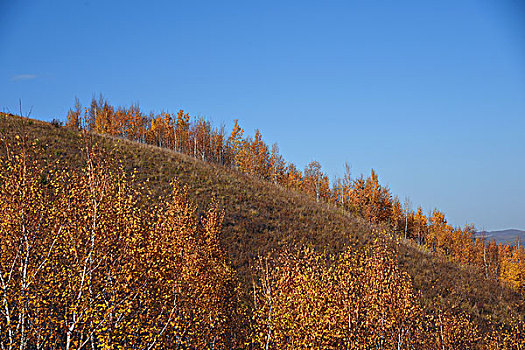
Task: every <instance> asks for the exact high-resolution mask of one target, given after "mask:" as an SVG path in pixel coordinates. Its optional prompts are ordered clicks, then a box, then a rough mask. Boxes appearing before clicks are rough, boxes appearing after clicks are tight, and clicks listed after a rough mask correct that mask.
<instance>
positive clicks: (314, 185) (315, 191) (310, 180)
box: [303, 161, 330, 202]
mask: <svg viewBox="0 0 525 350" xmlns="http://www.w3.org/2000/svg"><path fill="white" fill-rule="evenodd" d="M303 190H304V191H305V192H306V193H308V194H311V195H312V196H313V197H314V198H315V200H316V201H317V202H319V201H320V200H321V198H322V199H325V200H326V199H328V198H329V196H330V184H329V180H328V176H326V175H325V174H324V173H323V171H322V170H321V164H320V163H319V162H317V161H311V162H310V163H308V165H307V166H306V168H305V169H304V177H303Z"/></svg>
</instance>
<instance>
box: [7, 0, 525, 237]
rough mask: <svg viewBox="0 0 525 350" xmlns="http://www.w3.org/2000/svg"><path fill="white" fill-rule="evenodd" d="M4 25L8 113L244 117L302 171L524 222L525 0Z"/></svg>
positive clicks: (157, 11)
mask: <svg viewBox="0 0 525 350" xmlns="http://www.w3.org/2000/svg"><path fill="white" fill-rule="evenodd" d="M0 21H1V23H2V24H1V29H0V50H1V51H0V82H1V84H0V109H4V110H10V111H12V112H17V111H18V100H19V98H21V99H22V102H23V108H24V111H26V110H27V109H29V107H30V106H33V114H32V116H33V117H36V118H39V119H43V120H51V119H52V118H54V117H57V118H62V119H64V118H65V115H66V112H67V110H68V108H70V107H71V106H72V105H73V103H74V98H75V96H78V97H79V98H80V100H81V102H82V103H84V104H88V103H89V101H90V98H91V96H92V95H93V94H99V93H103V94H104V95H105V96H106V97H107V98H108V99H109V101H110V102H112V103H113V104H115V105H129V104H130V103H132V102H139V103H140V105H141V107H142V108H143V109H144V110H146V111H151V110H153V111H156V112H159V111H161V110H168V111H177V110H178V109H181V108H182V109H184V110H186V111H187V112H189V113H190V114H191V115H198V116H204V117H207V118H209V119H210V120H212V121H213V122H214V123H215V124H216V125H219V124H221V123H225V124H226V126H227V127H228V128H230V127H231V125H232V120H233V119H234V118H238V119H239V120H240V124H241V126H242V127H244V128H245V129H246V131H247V132H249V133H250V134H252V135H253V132H254V129H256V128H258V129H260V131H261V132H262V134H263V137H264V138H265V140H266V142H267V143H268V144H271V143H274V142H277V143H278V144H279V146H280V150H281V153H282V154H283V155H284V156H285V158H286V159H287V160H289V161H292V162H294V163H295V164H296V165H297V166H298V167H300V168H303V167H304V166H305V165H306V164H307V163H308V162H309V161H311V160H314V159H315V160H318V161H320V162H321V164H322V165H323V168H324V170H325V172H327V173H328V174H329V175H330V177H331V178H333V176H336V175H339V176H341V175H343V168H344V167H343V165H344V162H345V161H347V162H349V163H350V164H351V165H352V171H353V173H354V175H359V174H361V173H368V172H369V171H370V168H374V169H376V170H377V171H378V173H379V176H380V179H381V181H382V182H383V183H385V184H388V185H389V186H390V187H391V189H392V191H393V192H394V193H395V194H397V195H399V197H400V198H401V199H403V198H404V197H405V196H408V197H410V199H411V201H412V203H413V205H414V206H417V205H422V206H423V207H424V209H425V210H426V211H428V210H430V209H432V208H434V207H437V208H439V209H441V210H443V211H445V212H446V213H447V218H448V219H449V222H450V223H452V224H454V225H463V224H465V223H474V224H476V226H477V227H478V228H485V229H487V230H492V229H503V228H519V229H525V6H524V5H523V1H520V0H515V1H510V0H491V1H489V0H479V1H473V0H465V1H463V0H459V1H458V0H440V1H403V0H400V1H373V0H371V1H365V0H361V1H349V0H348V1H304V0H301V1H227V0H222V1H129V0H128V1H98V0H85V1H74V0H53V1H51V0H38V1H37V0H35V1H30V0H27V1H21V0H20V1H17V0H14V1H5V0H3V1H0Z"/></svg>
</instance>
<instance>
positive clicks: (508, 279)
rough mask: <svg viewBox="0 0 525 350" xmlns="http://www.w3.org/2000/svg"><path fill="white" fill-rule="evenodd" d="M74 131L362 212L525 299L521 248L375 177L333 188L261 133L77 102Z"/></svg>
mask: <svg viewBox="0 0 525 350" xmlns="http://www.w3.org/2000/svg"><path fill="white" fill-rule="evenodd" d="M66 125H67V126H69V127H73V128H81V129H85V130H89V131H95V132H98V133H102V134H108V135H112V136H116V137H123V138H126V139H129V140H132V141H137V142H142V143H147V144H151V145H156V146H159V147H164V148H168V149H172V150H174V151H177V152H181V153H184V154H187V155H190V156H193V157H195V158H198V159H201V160H203V161H207V162H213V163H216V164H220V165H222V166H225V167H229V168H234V169H237V170H239V171H240V172H242V173H245V174H248V175H251V176H254V177H257V178H260V179H263V180H267V181H270V182H273V183H275V184H278V185H280V186H282V187H284V188H286V189H289V190H294V191H300V192H302V193H305V194H306V195H309V196H311V197H313V198H315V199H316V200H317V201H323V202H327V203H332V204H335V205H337V206H339V207H340V208H343V209H344V210H348V211H352V212H355V213H359V214H360V215H362V216H363V217H365V218H366V219H367V220H369V221H370V222H371V223H372V224H378V225H383V226H384V227H386V228H388V230H389V231H391V232H393V233H394V234H395V235H397V236H398V237H403V238H405V239H411V240H413V241H414V242H416V243H417V244H419V245H420V246H422V247H425V248H426V249H428V250H430V251H432V252H437V253H440V254H444V255H446V256H447V257H448V258H449V259H450V260H451V261H453V262H459V263H465V264H470V265H474V266H477V267H479V268H480V269H482V270H483V272H484V275H485V276H486V278H495V279H497V280H499V281H502V282H503V283H505V284H506V285H509V286H511V287H512V288H514V289H515V290H517V291H519V292H522V293H523V292H524V291H525V249H524V248H523V246H522V245H519V244H516V245H503V244H496V242H495V241H490V242H487V241H486V239H485V238H483V237H477V238H474V236H473V233H474V227H473V226H472V225H466V226H465V227H463V228H461V227H452V226H451V225H449V224H448V223H447V220H446V218H445V214H444V213H443V212H441V211H439V210H438V209H434V210H432V211H431V212H430V213H429V214H425V213H424V211H423V209H422V208H421V207H418V208H417V210H412V209H411V208H410V205H409V204H408V202H407V203H404V204H402V203H401V202H400V200H399V199H398V198H397V197H396V196H393V195H392V193H391V192H390V190H389V188H388V187H386V186H382V185H381V184H380V183H379V179H378V176H377V174H376V173H375V172H374V170H372V171H371V175H370V176H369V177H366V178H365V177H363V176H360V177H358V178H352V177H351V174H350V168H349V167H348V166H346V171H345V175H344V177H343V178H342V179H336V180H335V181H334V183H333V184H332V185H331V184H330V181H329V178H328V176H327V175H326V174H325V173H324V172H323V171H322V167H321V165H320V163H319V162H317V161H312V162H311V163H309V164H308V165H307V166H306V168H305V169H304V171H301V170H299V169H297V167H296V166H295V165H294V164H293V163H291V162H287V161H286V160H285V159H284V158H283V157H282V156H281V155H280V154H279V150H278V147H277V145H276V144H274V145H273V146H272V147H271V148H270V147H268V145H266V144H265V143H264V141H263V139H262V135H261V133H260V132H259V131H258V130H256V131H255V135H254V137H253V138H252V137H250V136H246V137H245V136H244V130H243V129H242V128H241V127H240V126H239V124H238V121H237V120H235V123H234V126H233V129H232V131H231V133H229V135H226V133H225V130H224V128H223V127H221V128H217V127H213V125H212V124H211V122H210V121H208V120H206V119H204V118H191V117H190V115H189V114H188V113H184V111H183V110H180V111H179V112H178V113H177V114H176V115H172V114H170V113H168V112H162V113H160V114H154V113H150V114H145V113H143V112H142V111H141V110H140V108H139V107H138V105H134V106H131V107H129V108H125V107H118V108H115V107H113V106H112V105H111V104H109V103H108V101H107V100H106V99H104V98H103V97H102V95H101V96H100V98H99V99H98V100H97V99H95V98H93V99H92V101H91V104H90V106H89V107H88V108H85V109H84V110H82V106H81V104H80V102H79V101H78V99H77V100H76V104H75V107H74V108H73V109H70V110H69V112H68V115H67V123H66Z"/></svg>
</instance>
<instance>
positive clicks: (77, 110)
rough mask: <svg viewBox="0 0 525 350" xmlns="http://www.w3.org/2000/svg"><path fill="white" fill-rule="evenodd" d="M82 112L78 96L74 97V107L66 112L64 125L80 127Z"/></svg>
mask: <svg viewBox="0 0 525 350" xmlns="http://www.w3.org/2000/svg"><path fill="white" fill-rule="evenodd" d="M81 114H82V105H81V104H80V100H79V99H78V97H75V107H74V109H69V111H68V112H67V122H66V126H68V127H70V128H75V129H80V126H81V124H80V118H81Z"/></svg>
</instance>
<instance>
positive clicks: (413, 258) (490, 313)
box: [0, 115, 525, 329]
mask: <svg viewBox="0 0 525 350" xmlns="http://www.w3.org/2000/svg"><path fill="white" fill-rule="evenodd" d="M0 134H1V136H2V137H3V138H5V140H6V141H7V142H10V141H11V142H13V141H14V139H15V135H25V136H24V137H25V139H26V140H27V142H28V143H34V144H35V145H36V146H35V147H37V149H38V152H36V154H38V157H39V158H40V159H39V161H41V162H42V164H48V166H49V169H51V168H52V167H56V166H58V167H63V168H68V169H69V168H79V167H81V165H82V164H83V162H84V160H83V157H82V151H81V150H82V147H83V145H84V143H85V142H86V137H84V136H82V133H81V132H79V131H77V130H73V129H69V128H66V127H59V126H54V125H51V124H48V123H44V122H40V121H37V120H30V119H24V118H19V117H16V116H9V115H2V116H0ZM87 140H88V141H89V142H92V143H93V144H96V145H98V147H100V148H101V149H102V151H103V153H104V154H105V155H106V157H108V159H111V161H112V162H113V163H114V164H115V165H117V164H120V166H122V167H123V169H124V170H125V171H126V172H128V173H133V172H136V178H137V181H138V183H140V184H144V185H145V186H146V187H147V188H148V189H149V190H150V191H151V192H152V193H153V194H154V196H155V198H159V199H160V198H163V196H165V195H166V194H167V193H168V192H169V191H170V182H171V181H172V180H174V179H176V180H178V181H179V182H180V183H181V184H183V185H186V186H187V187H188V193H189V195H190V198H191V199H192V200H193V201H194V202H195V203H197V205H198V211H199V212H204V211H205V210H206V205H207V203H209V202H210V201H211V200H212V198H214V197H215V198H217V200H218V202H219V204H220V206H221V207H222V208H223V209H224V212H225V217H224V222H223V230H222V235H221V236H220V237H219V239H220V242H221V245H222V247H223V248H224V249H225V251H226V252H227V253H228V257H229V259H230V260H231V262H232V266H233V268H234V270H235V271H237V273H238V276H239V278H240V280H241V281H242V285H243V286H244V289H245V291H246V294H249V288H250V283H251V279H252V276H251V274H250V266H251V265H253V264H254V262H255V260H256V258H257V257H258V256H261V255H262V256H268V255H275V254H277V253H278V252H280V251H282V250H283V249H285V248H286V249H287V250H290V251H295V250H297V249H299V248H303V247H305V246H307V247H311V248H313V249H314V250H316V251H318V252H326V253H337V252H342V251H343V250H345V248H347V247H351V248H352V249H359V247H362V246H367V245H368V244H369V242H371V241H373V240H375V239H376V238H377V237H378V236H381V237H386V238H387V240H388V241H389V242H390V243H389V244H390V245H391V246H392V247H394V248H395V250H396V252H397V254H396V255H397V259H398V262H399V263H398V264H399V268H400V270H401V271H404V272H407V273H408V274H409V276H410V278H411V280H412V283H413V285H414V288H415V290H417V291H418V292H419V293H420V297H421V299H422V301H423V304H424V305H425V306H426V308H428V309H429V310H433V308H435V307H436V305H435V300H441V301H442V302H443V305H445V307H447V308H450V310H453V312H456V311H458V310H461V311H463V312H466V313H467V314H468V315H470V316H471V317H472V318H473V319H474V321H475V323H476V324H477V325H478V327H479V328H480V329H484V328H486V327H488V324H489V323H490V322H492V323H496V324H498V323H502V322H506V321H507V320H509V319H510V312H511V311H513V312H517V313H518V314H520V315H524V312H525V310H524V309H523V308H518V309H517V307H519V306H518V305H523V302H522V301H523V300H522V297H521V296H519V295H518V294H517V293H515V292H513V291H511V290H510V289H508V288H506V287H502V286H501V285H500V284H499V283H498V282H497V281H495V280H493V279H486V278H485V277H484V275H483V273H482V271H479V270H478V269H476V268H472V267H468V266H462V265H459V264H454V263H451V262H449V261H448V260H447V259H446V258H444V257H442V256H440V255H437V254H432V253H430V252H428V251H427V250H426V249H425V248H422V247H420V246H418V245H416V244H414V242H412V241H404V240H402V239H397V238H392V237H390V235H388V234H385V233H380V232H383V231H382V229H381V228H380V227H373V226H372V225H370V224H368V223H367V221H366V220H364V219H363V218H361V217H360V216H359V215H357V214H356V213H352V212H346V211H343V210H341V209H340V208H337V207H335V206H333V205H328V204H324V203H316V201H315V200H314V199H311V198H310V197H307V196H305V195H304V194H301V193H297V192H294V191H289V190H286V189H284V188H282V187H280V186H278V185H275V184H272V183H269V182H267V181H262V180H258V179H256V178H253V177H251V176H248V175H244V174H240V173H239V172H237V171H235V170H232V169H228V168H225V167H222V166H219V165H213V164H210V163H205V162H202V161H199V160H197V159H194V158H192V157H189V156H186V155H183V154H180V153H177V152H174V151H170V150H167V149H162V148H158V147H155V146H150V145H145V144H140V143H136V142H131V141H128V140H123V139H119V138H115V137H108V136H102V135H98V134H88V136H87ZM1 152H2V153H4V152H5V150H4V149H3V148H2V151H1ZM57 161H58V165H56V162H57ZM157 204H158V203H157ZM151 205H152V206H153V205H154V203H151ZM521 307H522V306H521Z"/></svg>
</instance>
